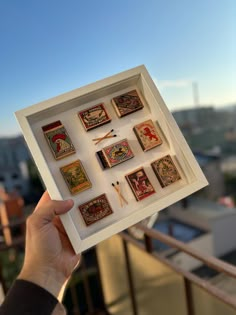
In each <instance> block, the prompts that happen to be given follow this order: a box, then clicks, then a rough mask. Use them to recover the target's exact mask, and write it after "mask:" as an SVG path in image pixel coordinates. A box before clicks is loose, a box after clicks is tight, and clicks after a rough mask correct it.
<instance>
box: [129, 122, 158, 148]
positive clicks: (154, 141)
mask: <svg viewBox="0 0 236 315" xmlns="http://www.w3.org/2000/svg"><path fill="white" fill-rule="evenodd" d="M133 130H134V133H135V135H136V137H137V139H138V141H139V143H140V145H141V147H142V149H143V151H148V150H150V149H152V148H155V147H156V146H158V145H160V144H162V140H161V138H160V136H159V135H158V133H157V130H156V127H155V125H154V123H153V121H152V120H151V119H149V120H146V121H144V122H142V123H140V124H137V125H135V126H134V128H133Z"/></svg>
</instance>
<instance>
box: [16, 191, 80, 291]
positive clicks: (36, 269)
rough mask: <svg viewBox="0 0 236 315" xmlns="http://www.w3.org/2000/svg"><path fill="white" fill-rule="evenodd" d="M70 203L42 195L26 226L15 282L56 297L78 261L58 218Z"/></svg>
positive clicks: (71, 203)
mask: <svg viewBox="0 0 236 315" xmlns="http://www.w3.org/2000/svg"><path fill="white" fill-rule="evenodd" d="M72 207H73V200H66V201H56V200H51V199H50V197H49V194H48V193H47V192H45V193H44V194H43V196H42V197H41V199H40V201H39V203H38V204H37V206H36V208H35V210H34V212H33V213H32V215H30V216H29V218H28V219H27V223H26V248H25V260H24V264H23V268H22V270H21V272H20V275H19V276H18V279H24V280H28V281H31V282H34V283H36V284H37V285H39V286H41V287H43V288H45V289H46V290H48V291H49V292H50V293H52V294H53V295H54V296H56V297H58V295H59V293H60V291H61V289H62V287H63V286H64V285H65V283H66V281H67V280H68V278H69V277H70V275H71V274H72V272H73V270H74V269H75V267H76V265H77V264H78V263H79V261H80V255H79V254H78V255H76V254H75V252H74V250H73V248H72V246H71V243H70V241H69V239H68V236H67V234H66V232H65V230H64V228H63V225H62V223H61V221H60V218H59V217H58V215H61V214H64V213H66V212H68V211H69V210H70V209H71V208H72Z"/></svg>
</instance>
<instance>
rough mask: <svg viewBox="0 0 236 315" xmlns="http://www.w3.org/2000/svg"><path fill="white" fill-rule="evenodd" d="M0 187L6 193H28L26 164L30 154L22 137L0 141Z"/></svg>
mask: <svg viewBox="0 0 236 315" xmlns="http://www.w3.org/2000/svg"><path fill="white" fill-rule="evenodd" d="M0 151H1V154H0V185H1V186H2V187H4V189H5V190H6V191H7V192H12V191H14V190H17V191H18V192H19V193H20V194H21V195H23V196H24V195H27V193H28V191H29V186H30V185H29V173H28V167H27V162H28V161H29V159H30V158H31V157H30V154H29V151H28V149H27V147H26V144H25V141H24V139H23V137H21V136H18V137H14V138H1V139H0Z"/></svg>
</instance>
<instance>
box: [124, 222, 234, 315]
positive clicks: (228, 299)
mask: <svg viewBox="0 0 236 315" xmlns="http://www.w3.org/2000/svg"><path fill="white" fill-rule="evenodd" d="M136 226H137V227H138V228H139V229H141V230H142V231H143V232H144V233H145V235H144V242H140V241H138V240H136V239H135V238H133V237H132V236H130V235H129V234H128V233H125V232H122V233H120V234H119V235H120V236H121V238H122V241H123V249H124V256H125V263H126V269H127V278H128V283H129V292H130V298H131V304H132V310H133V315H138V307H137V299H136V294H135V288H134V274H133V272H132V264H131V260H130V255H129V248H128V244H129V243H130V244H132V245H134V246H136V247H138V248H139V249H141V250H143V251H145V252H147V253H149V254H150V255H152V256H153V257H154V258H155V259H157V260H158V261H160V262H161V263H163V264H164V265H166V266H168V267H169V268H171V269H172V270H174V271H175V272H176V273H178V274H180V275H181V276H182V277H183V279H184V287H185V296H186V303H187V311H188V315H192V314H194V305H193V296H192V289H191V284H192V283H193V284H195V285H197V286H198V287H200V288H201V289H203V290H205V291H206V292H208V293H209V294H211V295H212V296H214V297H216V298H217V299H219V300H220V301H222V302H223V303H225V304H227V305H228V306H230V307H232V308H233V309H234V310H236V301H235V299H233V297H232V296H230V295H229V294H227V293H226V292H224V291H223V290H221V289H219V288H218V287H216V286H215V285H213V284H211V283H210V282H209V281H207V280H204V279H202V278H200V277H198V276H196V275H195V274H193V273H192V272H189V271H186V270H184V269H183V268H181V267H179V266H178V265H176V264H174V263H173V262H172V261H171V260H169V259H167V258H166V257H164V256H163V255H161V254H160V253H158V252H157V251H155V250H154V248H153V240H158V241H161V242H162V243H165V244H166V245H168V246H170V247H172V248H175V249H177V250H180V251H181V252H184V253H185V254H188V255H190V256H192V257H193V258H196V259H198V260H200V261H201V262H202V263H204V264H205V265H207V266H208V267H210V268H212V269H214V270H216V271H217V272H220V273H224V274H225V275H228V276H230V277H232V278H235V279H236V267H234V266H233V265H230V264H228V263H226V262H223V261H222V260H220V259H218V258H216V257H213V256H210V255H207V254H205V253H202V252H200V251H198V250H196V249H194V248H192V247H190V246H189V245H187V244H185V243H183V242H180V241H178V240H176V239H175V238H173V237H171V236H168V235H165V234H163V233H161V232H159V231H157V230H154V229H149V228H147V227H145V226H144V225H142V224H138V225H136Z"/></svg>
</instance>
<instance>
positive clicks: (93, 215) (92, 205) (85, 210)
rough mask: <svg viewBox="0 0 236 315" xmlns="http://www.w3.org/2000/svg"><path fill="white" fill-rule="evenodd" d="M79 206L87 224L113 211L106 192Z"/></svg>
mask: <svg viewBox="0 0 236 315" xmlns="http://www.w3.org/2000/svg"><path fill="white" fill-rule="evenodd" d="M78 208H79V210H80V213H81V215H82V217H83V219H84V222H85V223H86V225H87V226H88V225H91V224H93V223H96V222H97V221H99V220H101V219H103V218H105V217H107V216H108V215H110V214H112V213H113V210H112V208H111V206H110V203H109V201H108V199H107V197H106V195H105V194H102V195H100V196H98V197H96V198H94V199H92V200H90V201H88V202H86V203H84V204H82V205H80V206H79V207H78Z"/></svg>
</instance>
